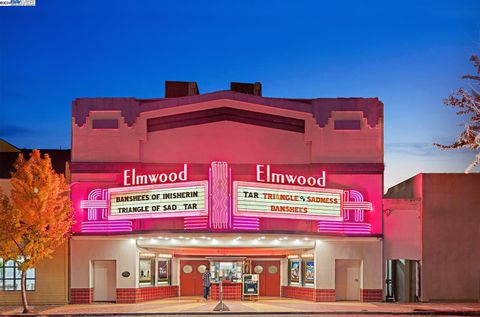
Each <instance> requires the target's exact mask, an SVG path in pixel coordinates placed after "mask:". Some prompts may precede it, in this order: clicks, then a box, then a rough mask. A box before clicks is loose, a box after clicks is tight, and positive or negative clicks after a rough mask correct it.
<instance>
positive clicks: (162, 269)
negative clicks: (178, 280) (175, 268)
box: [158, 261, 168, 282]
mask: <svg viewBox="0 0 480 317" xmlns="http://www.w3.org/2000/svg"><path fill="white" fill-rule="evenodd" d="M158 281H159V282H168V261H158Z"/></svg>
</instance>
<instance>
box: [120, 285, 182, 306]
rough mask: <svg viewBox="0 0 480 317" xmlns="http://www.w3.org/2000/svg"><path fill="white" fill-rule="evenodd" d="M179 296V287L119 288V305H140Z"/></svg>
mask: <svg viewBox="0 0 480 317" xmlns="http://www.w3.org/2000/svg"><path fill="white" fill-rule="evenodd" d="M176 296H178V286H158V287H142V288H117V303H139V302H144V301H148V300H154V299H161V298H167V297H176Z"/></svg>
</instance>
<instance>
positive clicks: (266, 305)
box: [0, 297, 480, 316]
mask: <svg viewBox="0 0 480 317" xmlns="http://www.w3.org/2000/svg"><path fill="white" fill-rule="evenodd" d="M217 303H218V301H213V300H209V301H207V302H203V301H202V300H201V299H200V298H198V297H177V298H167V299H161V300H155V301H149V302H143V303H138V304H113V303H112V304H111V303H97V304H84V305H80V304H77V305H62V306H47V305H45V306H32V307H31V309H32V310H33V311H34V312H35V313H36V314H38V315H42V316H46V315H57V316H58V315H91V316H93V315H109V316H114V315H123V316H128V315H137V316H138V315H155V314H159V315H169V314H175V315H207V314H218V312H214V311H213V308H214V307H215V306H216V304H217ZM225 304H226V305H227V306H228V307H229V308H230V312H228V313H229V314H236V315H248V314H262V315H263V314H270V315H275V314H281V315H284V314H299V315H306V314H322V315H324V314H336V315H342V314H345V315H348V314H359V315H363V314H365V315H367V314H398V315H401V314H417V315H420V314H429V315H431V314H435V315H442V314H444V315H470V316H473V315H478V316H480V303H408V304H396V303H362V302H333V303H315V302H309V301H303V300H297V299H290V298H264V299H261V300H259V301H225ZM21 311H22V308H21V307H19V306H15V307H13V306H0V314H2V315H17V314H20V313H21Z"/></svg>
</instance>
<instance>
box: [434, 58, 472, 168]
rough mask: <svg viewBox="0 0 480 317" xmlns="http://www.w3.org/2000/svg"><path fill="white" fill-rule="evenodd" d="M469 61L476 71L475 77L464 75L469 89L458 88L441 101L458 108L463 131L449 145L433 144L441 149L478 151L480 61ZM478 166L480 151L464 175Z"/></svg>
mask: <svg viewBox="0 0 480 317" xmlns="http://www.w3.org/2000/svg"><path fill="white" fill-rule="evenodd" d="M470 61H471V62H472V63H473V66H474V67H475V70H476V75H465V76H462V78H463V79H466V80H468V83H469V89H464V88H460V89H458V90H457V91H456V92H455V93H453V94H451V95H450V96H449V97H448V98H447V99H445V100H444V101H443V103H444V104H445V105H446V106H451V107H453V108H458V111H457V115H459V116H466V117H467V120H468V121H467V122H465V123H464V124H462V125H463V126H464V130H463V131H462V132H461V133H460V135H459V136H458V138H457V140H456V141H455V142H453V143H452V144H449V145H444V144H438V143H434V145H435V146H437V147H439V148H441V149H444V150H445V149H460V148H469V149H471V150H474V151H478V150H479V149H480V59H479V58H478V56H475V55H474V56H472V57H471V58H470ZM478 164H480V151H479V152H478V153H477V154H476V155H475V159H474V160H473V161H472V162H471V163H470V164H469V165H468V166H467V168H466V169H465V173H469V172H470V171H471V170H472V169H473V168H474V167H475V166H476V165H478Z"/></svg>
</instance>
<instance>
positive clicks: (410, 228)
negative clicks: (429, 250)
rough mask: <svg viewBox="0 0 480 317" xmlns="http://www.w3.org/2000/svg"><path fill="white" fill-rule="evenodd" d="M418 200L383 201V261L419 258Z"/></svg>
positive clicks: (419, 221) (419, 220)
mask: <svg viewBox="0 0 480 317" xmlns="http://www.w3.org/2000/svg"><path fill="white" fill-rule="evenodd" d="M420 204H421V200H420V199H400V198H393V199H387V198H386V199H384V200H383V210H384V217H383V221H384V244H385V249H384V258H385V260H395V259H407V260H417V261H419V260H420V258H421V253H422V251H421V237H420V235H421V232H422V231H421V217H420Z"/></svg>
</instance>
